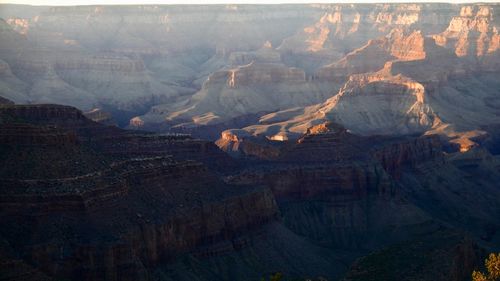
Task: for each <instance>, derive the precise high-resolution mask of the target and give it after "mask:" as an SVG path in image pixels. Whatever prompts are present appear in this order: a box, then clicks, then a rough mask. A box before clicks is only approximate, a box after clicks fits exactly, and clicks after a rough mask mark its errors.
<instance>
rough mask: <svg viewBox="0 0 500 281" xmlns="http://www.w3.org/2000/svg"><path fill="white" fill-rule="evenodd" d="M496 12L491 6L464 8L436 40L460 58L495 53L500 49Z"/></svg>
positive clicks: (435, 37)
mask: <svg viewBox="0 0 500 281" xmlns="http://www.w3.org/2000/svg"><path fill="white" fill-rule="evenodd" d="M495 12H496V10H495V9H494V8H493V7H489V6H482V5H474V6H464V7H462V8H461V10H460V15H459V16H456V17H453V19H451V21H450V25H449V26H448V28H447V29H446V30H445V31H444V32H443V33H440V34H437V35H435V36H434V39H435V40H436V43H437V44H439V45H440V46H445V47H447V48H451V49H453V50H454V51H455V54H456V55H457V56H459V57H463V56H479V57H480V56H484V55H488V54H491V53H494V52H496V51H497V50H498V48H499V47H500V36H499V35H498V19H497V18H495V17H494V13H495Z"/></svg>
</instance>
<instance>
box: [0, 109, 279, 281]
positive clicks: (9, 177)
mask: <svg viewBox="0 0 500 281" xmlns="http://www.w3.org/2000/svg"><path fill="white" fill-rule="evenodd" d="M0 114H1V116H2V119H1V122H0V127H1V130H0V132H1V133H0V142H1V143H0V145H1V149H0V151H1V153H2V169H1V170H0V182H1V184H0V186H1V189H0V193H1V194H0V214H1V215H0V224H1V225H2V230H1V233H0V236H1V238H2V241H7V245H8V250H6V252H5V253H3V252H2V260H3V259H6V260H14V257H13V256H10V255H9V254H7V253H9V252H13V253H16V256H17V257H19V258H20V259H22V260H23V261H24V262H25V263H27V264H28V265H32V266H34V267H35V268H36V269H38V270H40V271H41V272H44V273H45V274H47V275H49V276H53V277H58V278H63V277H64V278H71V279H75V278H76V279H79V280H104V279H106V280H147V279H148V278H149V277H148V276H149V273H148V272H150V270H152V268H153V267H154V266H156V265H158V264H159V263H160V262H166V261H170V260H172V259H175V258H176V257H178V255H180V254H183V253H188V252H196V251H197V250H198V249H202V248H203V247H205V246H213V245H215V244H216V243H219V242H224V241H232V240H233V239H237V238H238V237H239V236H241V235H242V234H244V233H248V232H251V231H255V230H257V229H259V228H260V227H262V226H263V225H265V224H267V223H268V222H272V221H275V220H276V218H277V207H276V203H275V201H274V197H273V195H272V193H271V192H270V191H269V190H268V189H263V188H255V187H252V186H238V187H234V186H229V185H227V184H225V183H223V182H222V181H221V180H220V178H219V177H218V176H217V175H215V174H214V173H213V172H212V171H211V170H209V169H208V168H207V167H206V166H204V165H203V164H201V163H200V162H195V161H191V160H190V161H186V160H184V161H180V160H176V159H175V158H172V157H171V156H168V152H169V151H170V152H174V151H175V152H177V153H178V154H176V155H177V156H179V157H180V159H186V158H187V159H200V160H202V161H206V162H207V163H209V162H210V163H213V164H212V165H211V168H212V169H217V165H216V164H217V157H216V156H217V152H216V148H215V147H214V149H212V151H211V149H210V148H209V147H208V146H207V144H208V142H205V143H203V142H202V141H197V140H192V139H189V138H186V137H181V136H179V137H174V136H172V137H167V136H163V137H161V136H154V135H149V136H147V135H140V134H137V135H134V134H133V133H128V132H126V131H122V130H120V129H118V128H111V127H109V129H106V128H107V127H106V126H104V125H100V124H97V123H94V122H92V121H90V120H88V119H86V118H85V117H84V116H83V114H82V113H81V112H80V111H78V110H76V109H75V108H71V107H67V106H55V105H39V106H15V105H3V106H2V108H0ZM104 130H106V131H104ZM103 132H106V135H107V136H105V137H103V136H101V135H100V134H101V133H103ZM190 142H191V143H190ZM182 148H184V149H182ZM220 153H221V152H220ZM173 154H175V153H173ZM197 154H198V157H195V156H196V155H197ZM222 155H223V154H222ZM177 159H179V158H177ZM47 163H51V164H50V165H49V166H47ZM225 164H226V165H227V164H228V163H225ZM46 168H47V169H46ZM41 224H43V225H46V226H47V227H45V228H44V229H43V231H41V232H40V231H38V230H37V229H38V227H37V225H41ZM62 230H64V231H62ZM46 234H48V236H47V235H46ZM16 241H22V243H17V242H16ZM235 247H237V246H235ZM61 251H65V252H66V253H67V254H65V255H63V256H61V255H59V254H58V253H60V252H61ZM213 251H217V250H216V247H215V248H214V250H213Z"/></svg>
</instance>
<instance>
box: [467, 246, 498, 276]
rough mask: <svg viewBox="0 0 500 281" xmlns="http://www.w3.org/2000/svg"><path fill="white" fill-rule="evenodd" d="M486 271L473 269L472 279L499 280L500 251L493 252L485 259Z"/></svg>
mask: <svg viewBox="0 0 500 281" xmlns="http://www.w3.org/2000/svg"><path fill="white" fill-rule="evenodd" d="M484 266H485V267H486V272H484V273H483V272H481V271H475V270H474V271H473V272H472V281H499V280H500V253H498V254H495V253H491V254H490V256H489V257H488V258H487V259H486V260H485V261H484Z"/></svg>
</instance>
